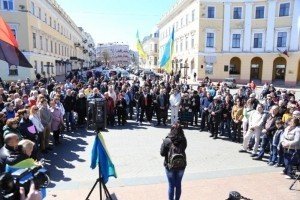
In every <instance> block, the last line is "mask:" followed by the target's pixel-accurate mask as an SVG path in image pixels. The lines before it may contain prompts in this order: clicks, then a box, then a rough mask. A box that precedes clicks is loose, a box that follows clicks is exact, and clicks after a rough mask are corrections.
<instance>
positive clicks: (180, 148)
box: [160, 123, 187, 200]
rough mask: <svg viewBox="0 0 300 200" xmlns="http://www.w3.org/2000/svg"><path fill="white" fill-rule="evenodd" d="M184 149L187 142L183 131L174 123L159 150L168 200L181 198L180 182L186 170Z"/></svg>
mask: <svg viewBox="0 0 300 200" xmlns="http://www.w3.org/2000/svg"><path fill="white" fill-rule="evenodd" d="M186 147H187V140H186V138H185V135H184V132H183V129H182V127H181V126H180V125H179V124H178V123H175V124H174V125H173V126H172V128H171V131H170V133H169V134H168V136H167V137H166V138H165V139H164V140H163V143H162V145H161V148H160V155H161V156H163V157H164V158H165V160H164V166H165V169H166V175H167V178H168V182H169V190H168V199H169V200H174V195H175V200H179V199H180V196H181V180H182V177H183V174H184V171H185V168H186V154H185V149H186Z"/></svg>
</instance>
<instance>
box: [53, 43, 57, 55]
mask: <svg viewBox="0 0 300 200" xmlns="http://www.w3.org/2000/svg"><path fill="white" fill-rule="evenodd" d="M54 53H55V54H57V46H56V42H55V43H54Z"/></svg>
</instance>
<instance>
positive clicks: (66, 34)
mask: <svg viewBox="0 0 300 200" xmlns="http://www.w3.org/2000/svg"><path fill="white" fill-rule="evenodd" d="M0 13H1V16H2V17H3V18H4V20H5V21H6V22H7V23H8V24H9V25H10V27H11V29H12V30H13V32H14V33H15V36H16V38H17V40H18V43H19V49H20V50H21V51H22V52H23V53H24V55H25V56H26V57H27V59H28V60H29V62H30V63H31V64H32V66H33V67H34V68H33V69H29V70H28V69H25V68H23V67H17V70H16V69H13V70H12V69H10V66H7V63H5V62H2V61H1V65H6V66H7V70H4V71H3V72H2V71H1V77H2V78H3V79H4V80H16V79H24V78H26V77H29V78H30V79H34V78H35V75H36V74H37V73H39V74H41V75H42V76H45V77H50V76H57V75H65V74H66V73H68V72H69V71H71V70H74V69H81V68H83V67H84V66H87V65H88V66H90V64H91V63H92V61H94V60H95V48H94V47H95V44H94V41H93V39H92V38H91V36H90V35H89V34H88V33H86V32H84V30H83V29H82V28H79V27H77V25H76V24H75V23H74V22H73V21H72V19H71V18H70V17H69V16H68V15H67V13H65V11H64V10H63V9H62V8H61V7H60V6H59V5H58V4H57V2H56V1H55V0H0Z"/></svg>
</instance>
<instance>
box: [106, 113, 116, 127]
mask: <svg viewBox="0 0 300 200" xmlns="http://www.w3.org/2000/svg"><path fill="white" fill-rule="evenodd" d="M107 124H109V125H110V126H114V125H115V114H114V113H110V114H107Z"/></svg>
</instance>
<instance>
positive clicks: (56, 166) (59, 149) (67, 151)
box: [44, 131, 88, 188]
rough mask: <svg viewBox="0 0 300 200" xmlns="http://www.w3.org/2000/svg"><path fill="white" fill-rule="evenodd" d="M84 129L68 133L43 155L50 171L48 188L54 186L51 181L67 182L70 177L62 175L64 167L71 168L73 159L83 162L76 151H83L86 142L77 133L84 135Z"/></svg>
mask: <svg viewBox="0 0 300 200" xmlns="http://www.w3.org/2000/svg"><path fill="white" fill-rule="evenodd" d="M86 133H88V132H86V131H83V132H82V133H78V132H74V133H68V135H65V136H64V138H63V139H61V144H59V145H57V146H55V147H54V148H53V151H51V152H49V153H48V154H46V155H45V156H44V158H45V161H46V162H45V163H46V164H45V167H46V168H47V170H48V171H49V172H50V179H51V181H52V182H51V184H50V185H49V188H53V187H55V185H56V184H55V183H53V182H59V181H64V182H69V181H71V180H72V179H71V178H69V177H66V176H65V175H64V169H73V168H75V166H74V165H73V164H71V162H73V161H77V162H85V161H86V160H84V159H81V158H80V157H79V155H78V154H77V152H82V151H85V149H86V146H87V145H88V143H87V142H86V141H84V140H83V139H81V138H80V136H79V135H84V134H85V135H86Z"/></svg>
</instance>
